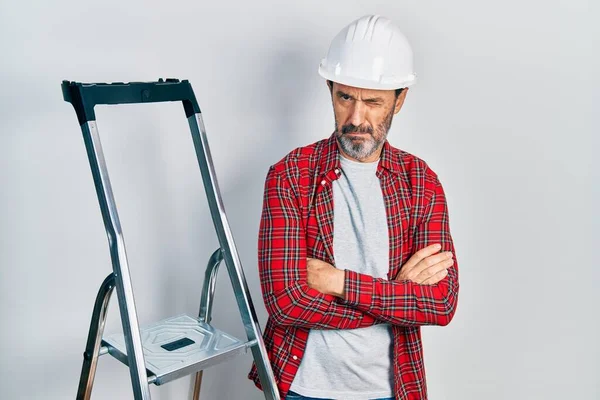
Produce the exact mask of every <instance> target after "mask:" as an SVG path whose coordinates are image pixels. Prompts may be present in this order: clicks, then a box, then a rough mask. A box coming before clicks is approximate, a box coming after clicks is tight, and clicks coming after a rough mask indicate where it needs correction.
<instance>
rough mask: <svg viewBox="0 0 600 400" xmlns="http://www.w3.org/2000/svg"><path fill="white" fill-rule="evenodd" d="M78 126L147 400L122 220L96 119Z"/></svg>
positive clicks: (137, 391) (132, 362)
mask: <svg viewBox="0 0 600 400" xmlns="http://www.w3.org/2000/svg"><path fill="white" fill-rule="evenodd" d="M81 129H82V132H83V138H84V142H85V146H86V149H87V154H88V158H89V162H90V167H91V169H92V175H93V178H94V185H95V187H96V194H97V196H98V202H99V203H100V209H101V211H102V218H103V220H104V227H105V229H106V234H107V236H108V243H109V248H110V256H111V261H112V266H113V273H114V275H115V286H116V288H117V296H118V298H119V310H120V314H121V324H122V326H123V332H124V333H125V341H126V345H127V358H128V365H129V373H130V375H131V382H132V386H133V393H134V396H135V398H136V400H150V387H149V385H148V377H147V374H146V367H145V365H146V363H145V362H144V352H143V348H142V339H141V336H140V328H139V324H138V319H137V312H136V308H135V300H134V298H133V287H132V283H131V276H130V274H129V264H128V262H127V253H126V251H125V240H124V238H123V232H122V230H121V222H120V220H119V214H118V212H117V206H116V202H115V198H114V195H113V192H112V186H111V183H110V178H109V176H108V168H107V167H106V160H105V158H104V152H103V151H102V144H101V142H100V135H99V133H98V127H97V125H96V121H95V120H92V121H87V122H85V123H84V124H83V125H81Z"/></svg>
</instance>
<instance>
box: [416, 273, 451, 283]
mask: <svg viewBox="0 0 600 400" xmlns="http://www.w3.org/2000/svg"><path fill="white" fill-rule="evenodd" d="M447 275H448V270H447V269H443V270H441V271H440V272H438V273H436V274H434V275H432V276H431V277H430V278H429V279H426V280H424V281H423V282H421V285H435V284H436V283H438V282H439V281H441V280H442V279H444V278H445V277H446V276H447Z"/></svg>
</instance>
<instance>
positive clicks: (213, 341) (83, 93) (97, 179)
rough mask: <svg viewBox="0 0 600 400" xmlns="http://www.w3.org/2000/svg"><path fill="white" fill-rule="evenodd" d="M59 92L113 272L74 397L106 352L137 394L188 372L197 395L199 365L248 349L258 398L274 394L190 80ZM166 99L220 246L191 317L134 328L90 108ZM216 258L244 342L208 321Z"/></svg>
mask: <svg viewBox="0 0 600 400" xmlns="http://www.w3.org/2000/svg"><path fill="white" fill-rule="evenodd" d="M62 92H63V98H64V100H65V101H67V102H69V103H71V104H72V106H73V108H74V109H75V112H76V114H77V119H78V122H79V125H80V127H81V132H82V134H83V139H84V143H85V147H86V151H87V155H88V159H89V164H90V168H91V172H92V177H93V180H94V186H95V188H96V194H97V197H98V202H99V205H100V211H101V215H102V219H103V221H104V227H105V229H106V233H107V236H108V245H109V246H108V247H109V252H110V257H111V262H112V272H111V273H109V274H108V276H107V277H106V279H105V280H104V281H103V282H102V284H101V285H100V289H99V290H98V294H97V296H96V301H95V304H94V308H93V312H92V317H91V323H90V329H89V334H88V338H87V344H86V347H85V351H84V354H83V365H82V369H81V376H80V380H79V386H78V391H77V397H76V398H77V399H78V400H80V399H86V400H87V399H90V398H91V394H92V388H93V384H94V378H95V375H96V368H97V364H98V360H99V358H100V356H102V355H105V354H109V355H111V356H113V357H114V358H116V359H117V360H119V361H121V362H122V363H123V364H125V365H127V366H128V368H129V373H130V378H131V384H132V389H133V395H134V398H135V399H136V400H149V399H150V398H151V394H150V385H152V384H154V385H162V384H165V383H167V382H170V381H173V380H175V379H178V378H182V377H184V376H190V375H193V376H194V389H193V394H192V399H193V400H197V399H199V398H200V397H201V396H200V392H201V390H200V389H201V382H202V377H203V371H204V370H205V369H206V368H208V367H210V366H214V365H216V364H219V363H222V362H224V361H226V360H229V359H230V358H232V357H235V356H237V355H240V354H244V353H246V352H247V351H248V350H250V351H251V353H252V356H253V358H254V362H255V364H256V367H257V371H258V375H259V379H260V382H261V386H262V389H263V394H264V397H265V399H267V400H280V397H279V391H278V389H277V384H276V381H275V377H274V374H273V370H272V368H271V364H270V362H269V358H268V355H267V350H266V347H265V344H264V341H263V338H262V334H261V329H260V325H259V323H258V318H257V315H256V311H255V309H254V305H253V302H252V298H251V296H250V292H249V289H248V285H247V283H246V278H245V275H244V270H243V268H242V265H241V261H240V257H239V255H238V252H237V249H236V246H235V242H234V238H233V235H232V232H231V229H230V227H229V223H228V220H227V216H226V213H225V208H224V205H223V201H222V197H221V193H220V190H219V185H218V182H217V176H216V173H215V169H214V164H213V160H212V155H211V152H210V148H209V143H208V137H207V134H206V129H205V126H204V123H203V119H202V113H201V111H200V107H199V106H198V102H197V100H196V96H195V94H194V91H193V89H192V86H191V84H190V82H189V81H187V80H179V79H166V80H163V79H159V80H158V81H155V82H129V83H121V82H116V83H82V82H73V81H63V82H62ZM173 101H181V102H182V104H183V109H184V112H185V115H186V117H187V120H188V124H189V127H190V131H191V135H192V142H193V145H194V149H195V152H196V158H197V160H198V165H199V167H200V173H201V177H202V182H203V185H204V190H205V192H206V196H207V200H208V205H209V209H210V213H211V216H212V221H213V225H214V229H215V233H216V236H217V238H218V242H219V248H218V249H216V250H215V251H214V252H213V253H212V255H211V257H210V259H209V261H208V263H207V267H206V271H205V279H204V283H203V285H202V289H201V292H200V307H199V310H200V311H199V313H198V316H189V315H185V314H181V315H176V316H173V317H170V318H167V319H164V320H162V321H158V322H155V323H153V324H150V325H148V326H144V327H140V325H139V323H138V317H137V312H136V305H135V301H134V293H133V286H132V281H131V276H130V268H129V263H128V261H127V253H126V249H125V241H124V237H123V232H122V229H121V223H120V220H119V215H118V213H117V205H116V202H115V198H114V195H113V191H112V186H111V183H110V179H109V175H108V168H107V165H106V161H105V157H104V153H103V150H102V145H101V143H100V135H99V132H98V126H97V123H96V115H95V111H94V108H95V106H96V105H106V104H112V105H117V104H132V103H155V102H173ZM223 261H224V262H225V266H226V269H227V272H228V275H229V278H230V280H231V284H232V287H233V292H234V295H235V298H236V303H237V306H238V308H239V312H240V316H241V319H242V322H243V325H244V330H245V333H246V339H244V340H242V339H238V338H237V337H235V336H234V335H231V334H228V333H226V332H224V331H221V330H219V329H217V328H215V327H214V326H213V325H211V317H212V315H211V314H212V306H213V302H214V296H215V288H216V278H217V273H218V270H219V266H220V264H221V263H222V262H223ZM115 288H116V293H117V300H118V306H119V312H120V319H121V325H122V329H123V332H122V333H119V334H115V335H109V336H104V326H105V321H106V316H107V312H108V305H109V301H110V298H111V296H112V293H113V291H114V289H115Z"/></svg>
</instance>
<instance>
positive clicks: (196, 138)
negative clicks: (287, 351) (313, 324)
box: [188, 112, 280, 400]
mask: <svg viewBox="0 0 600 400" xmlns="http://www.w3.org/2000/svg"><path fill="white" fill-rule="evenodd" d="M188 123H189V126H190V130H191V132H192V140H193V142H194V148H195V150H196V158H197V159H198V165H199V167H200V172H201V174H202V181H203V183H204V188H205V192H206V195H207V197H208V204H209V207H210V212H211V215H212V219H213V224H214V227H215V230H216V232H217V237H218V239H219V244H220V246H221V249H222V250H223V256H224V259H225V265H226V266H227V271H228V272H229V277H230V280H231V283H232V285H233V291H234V293H236V296H235V297H236V301H237V303H238V308H239V310H240V314H241V316H242V321H243V323H244V328H245V330H246V335H247V337H248V340H249V341H252V340H256V341H257V344H256V345H255V346H252V354H253V356H254V360H255V362H256V365H257V371H258V375H259V379H260V381H261V384H262V386H263V392H264V394H265V398H266V399H267V400H280V397H279V390H278V389H277V386H276V385H274V384H273V383H274V382H275V376H274V374H273V370H272V368H271V364H270V362H269V359H268V356H267V349H266V347H265V343H264V341H263V338H262V333H261V330H260V327H259V324H258V317H257V316H256V311H255V309H254V305H253V303H252V298H251V297H250V291H249V289H248V284H247V283H246V277H245V276H244V271H243V269H242V267H241V261H240V258H239V255H238V252H237V248H236V246H235V242H234V240H233V234H232V232H231V229H230V227H229V222H228V221H227V215H226V214H225V206H224V205H223V200H222V198H221V191H220V190H219V184H218V181H217V175H216V172H215V168H214V163H213V160H212V155H211V152H210V147H209V144H208V137H207V135H206V128H205V127H204V121H203V119H202V114H201V113H200V112H199V113H195V114H194V115H192V116H190V117H188Z"/></svg>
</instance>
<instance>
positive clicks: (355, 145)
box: [335, 107, 394, 160]
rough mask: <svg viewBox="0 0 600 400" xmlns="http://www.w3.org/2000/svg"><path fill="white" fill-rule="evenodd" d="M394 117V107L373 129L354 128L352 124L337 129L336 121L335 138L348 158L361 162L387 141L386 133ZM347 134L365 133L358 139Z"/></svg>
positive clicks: (363, 126) (365, 126)
mask: <svg viewBox="0 0 600 400" xmlns="http://www.w3.org/2000/svg"><path fill="white" fill-rule="evenodd" d="M393 117H394V107H392V109H391V110H390V111H389V113H388V114H387V115H386V116H385V118H384V119H383V121H382V122H381V123H380V124H379V125H377V127H376V128H375V129H373V127H372V126H371V125H364V124H363V125H360V126H355V125H353V124H346V125H343V126H342V128H341V129H339V126H338V123H337V120H336V121H335V137H336V139H337V142H338V144H339V145H340V147H341V148H342V150H343V151H344V153H346V154H348V155H349V156H350V157H352V158H355V159H357V160H363V159H365V158H367V157H369V156H370V155H372V154H373V153H375V152H376V151H378V150H379V149H381V147H382V146H383V143H384V142H385V140H386V139H387V135H388V132H389V130H390V127H391V126H392V118H393ZM348 133H366V134H368V135H361V136H360V137H356V136H354V137H352V136H349V135H347V134H348Z"/></svg>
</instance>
